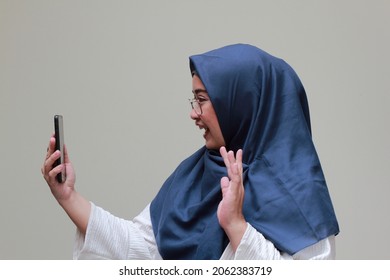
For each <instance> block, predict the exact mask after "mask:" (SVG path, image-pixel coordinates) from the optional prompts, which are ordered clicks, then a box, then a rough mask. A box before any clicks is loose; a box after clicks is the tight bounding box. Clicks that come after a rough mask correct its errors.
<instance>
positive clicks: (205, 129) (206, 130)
mask: <svg viewBox="0 0 390 280" xmlns="http://www.w3.org/2000/svg"><path fill="white" fill-rule="evenodd" d="M203 130H204V133H203V138H206V136H207V134H208V133H209V131H210V130H209V128H208V127H204V128H203Z"/></svg>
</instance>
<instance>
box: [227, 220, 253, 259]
mask: <svg viewBox="0 0 390 280" xmlns="http://www.w3.org/2000/svg"><path fill="white" fill-rule="evenodd" d="M247 227H248V224H247V222H246V221H245V219H244V218H242V219H240V220H237V221H235V222H232V223H230V224H229V225H228V226H226V227H225V228H224V231H225V233H226V235H227V236H228V238H229V240H230V244H231V246H232V248H233V251H234V252H235V251H236V250H237V248H238V246H239V245H240V243H241V239H242V237H243V236H244V234H245V231H246V229H247Z"/></svg>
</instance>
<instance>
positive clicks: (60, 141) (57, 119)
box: [54, 115, 66, 183]
mask: <svg viewBox="0 0 390 280" xmlns="http://www.w3.org/2000/svg"><path fill="white" fill-rule="evenodd" d="M54 132H55V138H56V151H57V150H59V151H60V153H61V156H60V158H59V159H57V160H56V162H55V163H54V167H56V166H58V165H60V164H63V163H64V162H65V157H64V120H63V117H62V116H61V115H55V116H54ZM65 179H66V173H65V168H64V169H63V171H62V172H61V173H58V174H57V181H58V182H59V183H63V182H65Z"/></svg>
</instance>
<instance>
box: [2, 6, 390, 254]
mask: <svg viewBox="0 0 390 280" xmlns="http://www.w3.org/2000/svg"><path fill="white" fill-rule="evenodd" d="M389 27H390V1H387V0H382V1H380V0H372V1H362V0H349V1H345V0H344V1H343V0H337V1H336V0H334V1H325V0H324V1H313V0H303V1H289V0H284V1H281V0H272V1H261V0H253V1H250V0H240V1H225V0H198V1H185V0H176V1H172V0H166V1H158V0H156V1H151V0H143V1H135V0H128V1H125V0H122V1H117V0H116V1H98V0H91V1H75V0H66V1H65V0H63V1H51V0H47V1H43V0H36V1H27V0H26V1H23V0H19V1H14V0H0V135H1V138H0V172H1V173H0V175H1V177H0V178H1V181H0V182H1V183H0V184H1V186H0V227H1V230H0V259H70V258H72V248H73V240H74V234H75V227H74V225H73V224H72V222H71V221H70V219H69V218H68V217H67V215H66V214H65V212H64V211H63V210H62V209H61V208H60V207H59V205H58V204H57V202H56V201H55V200H54V199H53V197H52V195H51V193H50V190H49V188H48V187H47V185H46V183H45V181H44V180H43V178H42V175H41V172H40V168H41V165H42V163H43V159H44V157H45V154H46V147H47V145H48V141H49V138H50V135H51V133H52V132H53V115H54V114H62V115H63V116H64V125H65V142H66V144H67V146H68V150H69V153H70V157H71V160H72V162H73V164H74V167H75V170H76V174H77V184H76V188H77V190H78V191H79V192H80V193H82V194H83V195H84V196H85V197H86V198H87V199H89V200H91V201H93V202H95V204H97V205H99V206H101V207H103V208H105V209H106V210H108V211H110V212H111V213H113V214H115V215H117V216H119V217H122V218H125V219H131V218H133V217H134V216H135V215H137V214H138V213H139V212H140V211H141V210H142V209H143V208H144V207H145V206H146V205H147V204H148V203H149V202H150V201H151V200H152V199H153V197H154V196H155V194H156V192H157V191H158V189H159V188H160V186H161V185H162V183H163V182H164V180H165V179H166V178H167V177H168V176H169V175H170V174H171V172H172V171H173V169H174V168H175V167H176V166H177V165H178V164H179V163H180V162H181V161H182V160H183V159H184V158H186V157H187V156H189V155H191V154H192V153H193V152H194V151H195V150H197V149H198V148H199V147H201V146H202V145H203V144H204V141H203V138H202V132H201V131H199V130H198V129H197V128H196V127H195V125H194V123H193V121H192V120H191V119H190V118H189V113H190V105H189V102H188V98H190V97H191V76H190V72H189V67H188V64H189V63H188V57H189V56H190V55H193V54H198V53H203V52H205V51H208V50H211V49H214V48H218V47H221V46H224V45H228V44H233V43H249V44H253V45H256V46H258V47H260V48H262V49H264V50H266V51H267V52H269V53H271V54H273V55H275V56H278V57H281V58H283V59H285V60H286V61H287V62H288V63H289V64H290V65H291V66H292V67H293V68H294V69H295V70H296V72H297V73H298V75H299V76H300V78H301V80H302V82H303V84H304V86H305V88H306V92H307V95H308V99H309V105H310V112H311V118H312V131H313V139H314V142H315V145H316V147H317V151H318V154H319V156H320V159H321V163H322V165H323V169H324V172H325V175H326V178H327V183H328V187H329V190H330V193H331V197H332V199H333V203H334V207H335V210H336V214H337V217H338V220H339V223H340V229H341V233H340V234H339V235H338V237H337V239H336V240H337V258H338V259H390V243H389V236H390V220H389V218H388V215H389V213H390V203H389V197H390V190H389V187H390V186H389V182H390V169H389V167H390V161H389V160H390V144H389V143H390V136H389V132H388V131H389V120H390V109H389V108H390V97H389V93H390V83H389V80H390V67H389V65H390V55H389V50H390V32H389Z"/></svg>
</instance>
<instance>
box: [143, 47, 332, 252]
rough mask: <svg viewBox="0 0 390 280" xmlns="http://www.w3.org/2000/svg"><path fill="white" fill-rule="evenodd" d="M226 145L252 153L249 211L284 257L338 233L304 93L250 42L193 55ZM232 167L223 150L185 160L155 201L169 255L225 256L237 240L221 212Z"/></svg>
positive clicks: (247, 156)
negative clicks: (223, 183) (223, 188)
mask: <svg viewBox="0 0 390 280" xmlns="http://www.w3.org/2000/svg"><path fill="white" fill-rule="evenodd" d="M190 68H191V70H196V72H197V73H198V75H199V77H200V79H201V80H202V82H203V84H204V85H205V87H206V89H207V91H208V94H209V96H210V100H211V102H212V104H213V107H214V110H215V112H216V114H217V117H218V121H219V124H220V127H221V130H222V134H223V136H224V139H225V143H226V146H227V149H229V150H233V151H237V150H238V149H240V148H241V149H243V169H244V172H243V178H244V188H245V198H244V205H243V214H244V217H245V219H246V221H247V222H248V223H249V224H251V225H252V226H253V227H254V228H255V229H256V230H257V231H259V232H260V233H262V234H263V235H264V237H265V238H266V239H268V240H270V241H271V242H272V243H273V244H274V245H275V247H276V248H278V249H279V250H280V251H283V252H287V253H288V254H291V255H292V254H294V253H296V252H298V251H300V250H302V249H303V248H305V247H307V246H310V245H312V244H314V243H316V242H318V241H320V240H321V239H324V238H326V237H328V236H330V235H335V234H337V233H338V232H339V227H338V223H337V220H336V216H335V213H334V209H333V206H332V202H331V199H330V196H329V192H328V189H327V186H326V182H325V178H324V175H323V172H322V169H321V165H320V162H319V159H318V156H317V153H316V150H315V148H314V145H313V141H312V136H311V128H310V117H309V108H308V103H307V99H306V94H305V90H304V88H303V86H302V84H301V82H300V80H299V78H298V76H297V75H296V73H295V72H294V70H293V69H292V68H291V67H290V66H289V65H288V64H287V63H286V62H284V61H283V60H281V59H279V58H276V57H274V56H271V55H269V54H268V53H266V52H264V51H262V50H260V49H258V48H256V47H253V46H250V45H243V44H238V45H231V46H226V47H223V48H220V49H216V50H213V51H210V52H207V53H204V54H201V55H195V56H191V57H190ZM223 176H226V167H225V165H224V162H223V159H222V157H221V156H220V154H219V152H218V151H215V150H208V149H206V148H205V147H202V148H200V149H199V150H198V151H196V152H195V153H194V154H193V155H191V156H190V157H189V158H187V159H185V160H184V161H183V162H182V163H181V164H180V165H179V166H178V167H177V169H176V170H175V171H174V172H173V174H172V175H171V176H170V177H169V178H168V179H167V180H166V182H165V183H164V184H163V186H162V188H161V190H160V191H159V193H158V194H157V196H156V197H155V199H154V200H153V201H152V203H151V208H150V214H151V219H152V225H153V231H154V234H155V237H156V241H157V245H158V249H159V252H160V254H161V256H162V257H163V258H164V259H219V258H220V256H221V254H222V253H223V251H224V250H225V248H226V246H227V244H228V243H229V240H228V238H227V236H226V234H225V232H224V230H223V229H222V228H221V227H220V225H219V223H218V218H217V207H218V204H219V202H220V201H221V199H222V195H221V187H220V179H221V177H223Z"/></svg>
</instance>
